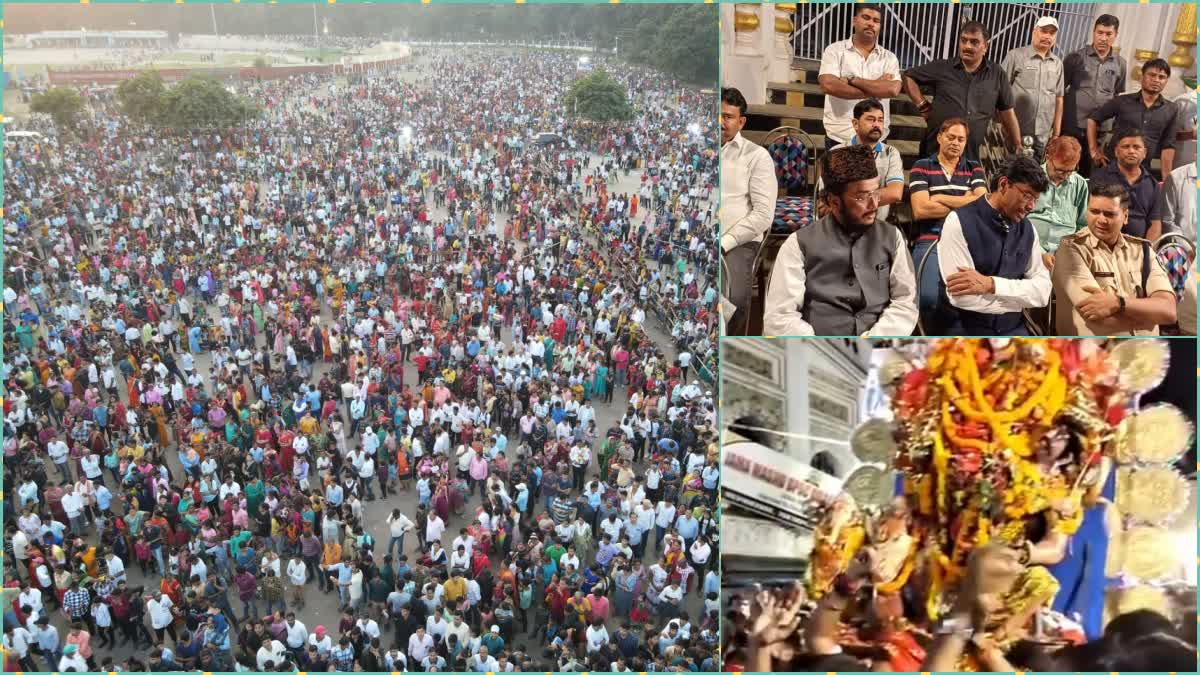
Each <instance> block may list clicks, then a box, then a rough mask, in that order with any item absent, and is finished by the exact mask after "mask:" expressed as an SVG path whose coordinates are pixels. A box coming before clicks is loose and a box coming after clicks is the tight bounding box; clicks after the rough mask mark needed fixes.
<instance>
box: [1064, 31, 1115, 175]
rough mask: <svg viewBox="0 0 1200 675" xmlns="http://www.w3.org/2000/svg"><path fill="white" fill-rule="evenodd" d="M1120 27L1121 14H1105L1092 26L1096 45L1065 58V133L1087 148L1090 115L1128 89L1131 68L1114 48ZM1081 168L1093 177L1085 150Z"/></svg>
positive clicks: (1093, 43)
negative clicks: (1127, 79) (1128, 75)
mask: <svg viewBox="0 0 1200 675" xmlns="http://www.w3.org/2000/svg"><path fill="white" fill-rule="evenodd" d="M1120 26H1121V22H1120V21H1119V20H1118V19H1117V17H1115V16H1113V15H1111V14H1101V15H1100V17H1099V18H1097V19H1096V23H1095V25H1094V26H1093V27H1092V44H1090V45H1085V46H1083V47H1081V48H1079V49H1078V50H1076V51H1074V52H1071V53H1070V54H1068V55H1067V58H1065V59H1063V83H1064V85H1065V86H1066V91H1065V94H1064V96H1063V121H1062V132H1063V134H1064V135H1067V136H1071V137H1073V138H1074V139H1075V140H1077V141H1079V145H1080V146H1081V147H1083V148H1084V149H1087V147H1088V140H1087V123H1088V115H1091V114H1092V112H1093V111H1095V110H1098V109H1099V108H1100V106H1102V105H1104V104H1105V103H1108V102H1109V101H1111V100H1112V99H1113V97H1115V96H1116V95H1117V94H1119V93H1121V92H1123V91H1125V73H1126V72H1128V67H1127V65H1126V63H1125V59H1123V58H1121V57H1120V56H1119V55H1118V54H1117V53H1116V52H1114V51H1113V44H1114V43H1115V42H1116V41H1117V29H1119V28H1120ZM1111 126H1112V125H1111V124H1105V125H1103V127H1102V128H1101V131H1110V130H1111ZM1078 171H1079V175H1081V176H1083V177H1084V178H1089V177H1091V175H1092V158H1091V156H1090V155H1089V153H1087V152H1085V153H1083V155H1082V156H1081V157H1080V158H1079V169H1078Z"/></svg>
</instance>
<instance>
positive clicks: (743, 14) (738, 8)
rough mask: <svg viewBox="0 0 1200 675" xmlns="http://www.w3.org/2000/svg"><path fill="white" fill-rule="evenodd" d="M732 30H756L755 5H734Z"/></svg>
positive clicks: (741, 31) (749, 31)
mask: <svg viewBox="0 0 1200 675" xmlns="http://www.w3.org/2000/svg"><path fill="white" fill-rule="evenodd" d="M733 30H734V31H736V32H738V33H752V32H754V31H756V30H758V10H757V9H755V5H734V10H733Z"/></svg>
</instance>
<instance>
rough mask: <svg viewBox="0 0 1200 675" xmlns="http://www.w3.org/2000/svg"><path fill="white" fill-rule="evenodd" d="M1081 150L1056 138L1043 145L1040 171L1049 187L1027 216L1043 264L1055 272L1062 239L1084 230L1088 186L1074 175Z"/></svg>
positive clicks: (1066, 139)
mask: <svg viewBox="0 0 1200 675" xmlns="http://www.w3.org/2000/svg"><path fill="white" fill-rule="evenodd" d="M1082 154H1083V146H1081V145H1079V141H1077V140H1075V139H1074V138H1072V137H1070V136H1058V137H1056V138H1055V139H1054V140H1052V141H1050V143H1048V144H1047V145H1046V162H1045V164H1043V165H1042V166H1043V168H1045V170H1046V177H1047V178H1049V179H1050V184H1049V186H1047V188H1046V191H1045V192H1043V193H1042V196H1041V197H1040V198H1039V199H1038V203H1037V206H1035V207H1033V212H1032V213H1030V214H1029V222H1031V223H1033V227H1034V229H1035V230H1037V235H1038V239H1039V240H1040V241H1041V242H1042V262H1044V263H1046V268H1047V269H1049V270H1053V269H1054V252H1055V251H1057V250H1058V243H1059V242H1060V241H1062V238H1063V237H1068V236H1070V235H1072V234H1075V233H1076V232H1078V231H1079V230H1082V229H1083V228H1085V227H1087V203H1088V183H1087V180H1086V179H1084V177H1083V176H1081V175H1079V174H1078V173H1076V169H1077V168H1078V167H1079V160H1080V157H1081V156H1082Z"/></svg>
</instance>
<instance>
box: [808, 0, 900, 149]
mask: <svg viewBox="0 0 1200 675" xmlns="http://www.w3.org/2000/svg"><path fill="white" fill-rule="evenodd" d="M882 24H883V10H882V9H881V8H880V6H879V5H877V4H868V3H863V4H859V5H856V6H855V9H854V19H853V23H852V31H853V33H852V34H851V37H850V38H849V39H847V40H841V41H840V42H834V43H833V44H831V45H829V46H828V47H826V48H825V51H824V52H822V54H821V69H820V71H819V74H818V76H817V81H818V83H820V85H821V91H823V92H824V93H825V114H824V116H823V118H822V119H823V122H824V127H825V149H826V150H828V149H830V148H832V147H833V146H835V145H838V144H843V143H849V142H850V140H851V138H853V137H854V131H853V129H852V128H851V125H850V120H851V111H852V110H854V106H855V104H857V103H858V102H859V101H861V100H862V99H865V98H877V99H879V100H880V101H881V102H882V103H883V113H884V130H883V138H887V135H888V131H889V128H888V127H889V125H890V123H891V114H890V110H889V109H888V99H889V98H892V97H895V96H898V95H899V94H900V87H901V79H900V62H899V60H898V59H897V58H896V55H895V54H893V53H892V52H890V51H888V50H887V49H884V48H883V47H881V46H880V45H879V33H880V28H881V26H882Z"/></svg>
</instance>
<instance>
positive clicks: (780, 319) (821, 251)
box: [763, 145, 917, 337]
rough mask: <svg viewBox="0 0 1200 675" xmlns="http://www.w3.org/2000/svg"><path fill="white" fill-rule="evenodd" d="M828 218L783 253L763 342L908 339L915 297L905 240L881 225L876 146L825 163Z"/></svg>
mask: <svg viewBox="0 0 1200 675" xmlns="http://www.w3.org/2000/svg"><path fill="white" fill-rule="evenodd" d="M821 177H822V180H823V182H824V186H825V189H824V190H823V192H822V194H821V198H822V199H823V200H824V206H825V215H824V216H822V217H821V218H818V219H817V220H816V221H815V222H814V223H812V224H811V225H809V226H808V227H804V228H801V229H799V230H797V231H796V232H795V233H794V234H792V235H791V236H790V237H788V239H787V241H785V242H784V244H783V246H782V247H781V248H780V249H779V255H778V256H777V257H776V259H775V267H774V269H773V270H772V272H771V281H770V284H769V286H768V288H767V297H766V303H765V304H766V308H765V309H766V311H765V316H764V317H763V334H764V335H767V336H779V337H784V336H793V335H830V336H842V337H855V336H864V337H873V336H893V337H898V336H907V335H911V334H912V331H913V328H914V327H915V326H916V324H917V289H916V280H915V279H914V277H913V269H912V261H911V260H910V259H909V256H908V252H907V244H906V243H905V241H904V235H902V234H901V233H900V230H898V229H897V228H895V227H894V226H892V225H889V224H887V223H884V222H883V221H880V220H878V219H877V215H878V212H879V201H880V196H881V190H880V187H879V172H878V170H877V169H876V166H875V153H874V151H873V150H872V148H871V146H868V145H852V146H848V147H844V148H837V149H834V150H830V151H829V152H827V153H825V154H824V155H823V156H822V157H821Z"/></svg>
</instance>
